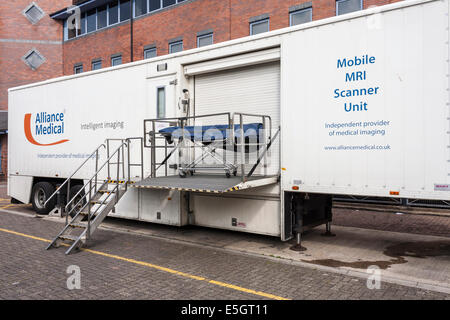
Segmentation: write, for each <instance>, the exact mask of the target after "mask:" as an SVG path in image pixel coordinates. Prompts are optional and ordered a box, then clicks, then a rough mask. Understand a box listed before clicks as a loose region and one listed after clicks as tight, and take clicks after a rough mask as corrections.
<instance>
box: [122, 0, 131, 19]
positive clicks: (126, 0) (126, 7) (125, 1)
mask: <svg viewBox="0 0 450 320" xmlns="http://www.w3.org/2000/svg"><path fill="white" fill-rule="evenodd" d="M130 8H131V6H130V0H121V1H120V22H122V21H125V20H128V19H130Z"/></svg>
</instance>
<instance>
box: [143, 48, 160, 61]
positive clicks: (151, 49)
mask: <svg viewBox="0 0 450 320" xmlns="http://www.w3.org/2000/svg"><path fill="white" fill-rule="evenodd" d="M150 51H154V52H155V57H157V56H158V51H157V49H156V47H151V48H144V60H146V59H152V58H154V57H150V58H146V57H145V53H146V52H150Z"/></svg>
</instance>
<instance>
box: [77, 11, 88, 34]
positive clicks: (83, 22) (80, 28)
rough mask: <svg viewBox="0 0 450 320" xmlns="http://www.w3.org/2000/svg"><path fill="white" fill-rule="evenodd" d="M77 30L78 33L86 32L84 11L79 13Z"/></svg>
mask: <svg viewBox="0 0 450 320" xmlns="http://www.w3.org/2000/svg"><path fill="white" fill-rule="evenodd" d="M78 32H79V33H78V35H82V34H85V33H86V14H84V13H82V14H81V19H80V27H79V31H78Z"/></svg>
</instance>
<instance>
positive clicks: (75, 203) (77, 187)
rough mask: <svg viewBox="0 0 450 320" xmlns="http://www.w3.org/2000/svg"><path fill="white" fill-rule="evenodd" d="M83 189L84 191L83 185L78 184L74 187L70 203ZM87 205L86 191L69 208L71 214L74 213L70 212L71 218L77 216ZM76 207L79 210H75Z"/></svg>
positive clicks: (70, 195)
mask: <svg viewBox="0 0 450 320" xmlns="http://www.w3.org/2000/svg"><path fill="white" fill-rule="evenodd" d="M81 189H83V186H82V185H81V184H76V185H74V186H72V187H71V188H70V191H69V201H70V200H72V199H73V197H75V195H77V194H78V192H79V191H80V190H81ZM80 200H81V201H80ZM85 204H86V198H85V197H84V190H83V191H81V192H80V193H79V194H78V195H77V196H76V198H75V199H74V200H73V202H72V203H71V204H70V207H69V208H68V210H69V212H70V211H72V212H70V216H71V217H72V218H73V217H74V216H75V214H77V212H78V211H79V210H80V209H81V208H82V207H83V206H84V205H85ZM75 206H77V208H76V209H73V208H74V207H75ZM72 209H73V210H72Z"/></svg>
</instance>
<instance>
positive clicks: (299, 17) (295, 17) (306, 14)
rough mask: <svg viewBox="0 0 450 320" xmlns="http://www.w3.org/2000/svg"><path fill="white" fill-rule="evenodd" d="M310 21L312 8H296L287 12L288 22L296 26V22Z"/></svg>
mask: <svg viewBox="0 0 450 320" xmlns="http://www.w3.org/2000/svg"><path fill="white" fill-rule="evenodd" d="M310 21H312V8H307V9H303V10H298V11H294V12H291V13H290V14H289V24H290V25H291V26H296V25H298V24H302V23H306V22H310Z"/></svg>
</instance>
